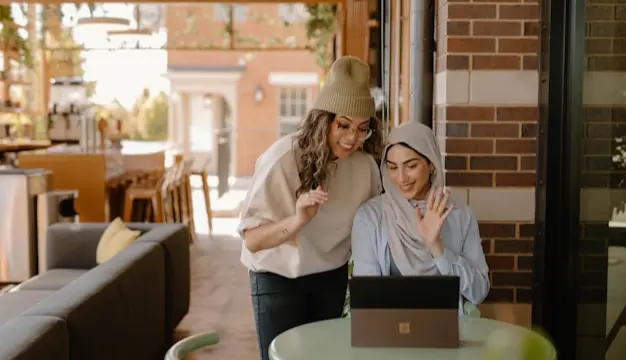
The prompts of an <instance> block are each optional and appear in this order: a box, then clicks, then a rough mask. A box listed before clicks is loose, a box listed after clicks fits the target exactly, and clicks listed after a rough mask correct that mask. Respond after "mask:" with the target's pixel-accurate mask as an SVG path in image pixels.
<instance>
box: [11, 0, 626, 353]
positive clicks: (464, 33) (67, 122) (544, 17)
mask: <svg viewBox="0 0 626 360" xmlns="http://www.w3.org/2000/svg"><path fill="white" fill-rule="evenodd" d="M53 3H54V2H53ZM411 9H413V10H414V11H413V12H411ZM418 10H419V11H418ZM417 20H420V21H421V22H420V23H421V24H424V26H423V27H419V26H411V22H412V21H413V24H415V21H417ZM0 22H1V23H2V31H1V39H2V48H1V49H0V54H1V57H0V58H1V60H0V68H1V69H2V71H1V72H0V82H1V83H2V86H1V87H0V100H1V105H0V139H1V140H0V154H1V155H2V161H3V167H4V168H3V170H2V172H0V188H2V189H3V190H2V192H3V195H0V199H2V202H1V203H0V206H1V208H0V214H2V213H3V212H7V211H12V210H11V209H14V208H19V207H25V206H26V205H24V204H25V203H26V202H27V201H28V198H29V197H33V196H38V195H40V194H35V193H24V194H21V195H20V196H18V197H15V198H11V199H9V197H8V196H7V195H6V194H7V193H9V192H10V191H9V190H6V192H5V189H9V187H10V186H11V185H10V184H9V182H6V183H4V182H3V180H2V179H3V176H2V173H6V174H9V173H11V171H14V169H15V168H17V169H23V170H26V169H44V170H45V171H40V172H39V173H38V175H32V174H31V175H32V176H39V177H41V179H44V180H42V181H44V182H45V183H46V186H44V187H43V190H41V191H42V193H46V192H49V195H46V198H47V201H48V202H50V203H54V202H61V201H62V200H64V199H67V198H74V199H75V207H76V211H77V213H78V218H79V219H80V221H81V222H104V221H110V220H111V219H113V218H115V217H117V216H120V217H122V218H124V219H125V220H129V221H130V220H132V221H174V222H183V223H186V224H188V225H189V226H190V227H191V228H192V229H194V231H195V233H196V234H197V236H196V238H197V239H208V237H207V235H208V234H209V233H212V234H214V235H215V234H218V235H224V236H233V235H234V226H235V225H236V216H237V212H238V210H239V208H240V206H241V202H242V201H243V197H244V196H245V189H246V186H247V184H249V178H250V176H251V175H252V172H253V169H254V163H255V161H256V158H257V157H258V155H259V154H261V153H262V152H263V151H264V150H265V149H266V148H267V147H268V146H269V145H270V144H271V143H272V142H273V141H275V140H276V139H277V138H278V137H279V136H282V135H285V134H288V133H290V132H292V131H294V130H295V127H296V126H297V123H298V121H299V119H300V118H301V117H302V115H303V114H304V113H305V112H306V110H307V108H308V106H310V105H311V103H312V100H313V99H314V97H315V94H316V92H317V91H318V89H319V88H320V87H321V86H323V80H324V74H325V73H326V71H327V70H328V66H329V65H330V64H331V63H332V60H333V59H334V58H336V57H337V56H340V55H343V54H350V55H355V56H358V57H360V58H362V59H364V60H366V61H367V62H368V63H369V64H370V65H371V68H372V73H371V82H372V89H373V90H372V94H373V95H374V97H375V99H376V101H377V104H378V105H379V106H380V113H379V114H380V117H381V119H382V121H384V122H385V128H389V127H392V126H397V125H398V124H401V123H403V122H406V121H411V120H413V121H422V122H425V123H427V124H429V125H431V126H432V127H433V128H434V129H435V133H436V134H437V136H438V139H439V141H440V145H441V147H442V151H443V152H444V154H445V166H446V176H447V183H448V186H449V188H450V190H451V192H452V194H453V196H454V199H455V201H461V202H465V203H467V204H469V205H470V206H471V207H472V209H473V211H474V212H475V213H476V215H477V218H478V220H479V224H480V230H481V234H482V236H483V245H484V246H483V247H484V250H485V254H486V256H487V260H488V263H489V265H490V269H491V272H490V277H491V282H492V291H491V293H490V295H489V297H488V299H487V301H486V303H485V304H483V305H481V307H480V309H481V312H482V315H483V316H485V317H492V318H496V319H499V320H503V321H507V322H512V323H516V324H520V325H523V326H537V327H539V328H541V329H543V330H544V331H546V332H547V333H548V334H549V335H550V337H551V338H552V339H553V341H554V342H555V343H556V345H557V348H558V349H559V353H560V355H561V356H563V358H572V359H573V358H578V359H594V360H595V359H600V358H605V359H623V358H624V356H625V354H626V329H625V328H624V327H625V326H626V250H625V247H624V246H625V241H624V236H626V231H624V230H623V229H626V214H625V212H624V210H625V206H624V202H625V201H626V195H625V194H626V193H624V187H625V185H624V174H626V173H625V171H624V169H626V155H625V154H626V139H624V136H625V135H626V132H625V131H624V129H625V128H626V127H625V126H624V124H623V123H622V122H623V120H622V118H623V117H624V114H626V112H625V110H624V109H625V107H624V104H626V101H625V100H624V99H625V98H626V97H625V92H626V70H625V69H626V55H624V54H626V52H625V51H624V49H625V48H626V47H625V46H624V45H625V44H626V42H624V39H623V37H622V36H623V33H624V31H626V30H625V29H626V6H625V5H623V4H622V3H621V2H620V1H618V0H606V1H592V0H569V1H566V0H542V1H538V0H537V1H532V0H531V1H524V2H521V1H504V0H502V1H489V2H477V1H471V2H463V3H458V2H456V1H452V0H439V1H430V0H429V1H421V2H420V1H410V0H398V1H392V0H383V1H364V0H345V1H338V2H337V4H333V3H323V4H315V3H312V2H307V3H306V4H305V3H287V2H284V3H276V2H273V3H272V2H266V3H264V2H262V1H261V2H249V3H237V4H231V3H227V2H206V3H200V2H197V3H194V2H188V3H186V2H180V3H174V2H170V3H125V2H116V3H76V4H70V3H64V4H61V3H57V4H51V3H50V4H37V3H30V4H27V3H20V2H17V3H12V4H5V5H0ZM337 24H341V26H338V25H337ZM412 39H413V40H415V41H411V40H412ZM416 39H418V40H416ZM431 54H434V56H431ZM180 159H184V160H191V162H192V165H190V166H188V167H182V166H181V168H180V171H178V172H177V173H178V178H177V179H178V180H177V181H178V182H179V183H181V182H185V183H188V189H187V190H188V196H189V204H188V206H187V207H186V210H181V213H180V214H178V215H176V216H172V218H170V219H158V218H155V216H154V214H151V211H150V207H149V206H147V205H145V204H146V202H149V200H150V199H149V197H148V198H142V196H141V195H140V193H141V194H144V193H146V190H145V189H154V187H155V186H156V183H158V180H155V179H153V178H151V176H152V175H151V174H154V172H155V171H158V170H159V169H161V170H163V169H166V168H172V167H177V166H179V165H177V164H179V163H180V161H179V160H180ZM31 175H29V176H31ZM175 183H176V181H172V186H175ZM185 186H187V185H185ZM103 188H104V189H106V191H101V189H103ZM48 190H49V191H48ZM129 194H130V195H129ZM132 194H135V195H132ZM183 195H184V194H183ZM133 196H135V197H133ZM184 196H187V195H184ZM20 201H21V202H24V203H20ZM129 204H131V205H129ZM71 216H72V215H68V216H64V215H63V214H52V215H50V222H53V221H63V218H64V217H71ZM36 220H37V219H29V221H25V222H23V224H22V225H21V226H22V227H21V228H17V227H13V229H17V230H13V231H14V232H12V233H11V232H7V231H5V230H3V229H0V284H5V285H6V286H5V285H2V286H5V287H4V289H3V291H9V290H8V289H9V288H10V287H11V284H12V283H19V282H21V281H24V280H26V279H27V278H28V277H29V276H30V273H29V271H30V270H29V268H30V265H28V264H26V263H27V262H28V261H30V260H28V258H30V255H29V254H28V251H26V250H25V251H24V252H23V253H24V254H26V255H24V259H23V264H22V265H19V264H17V265H14V267H13V268H11V267H9V266H8V265H7V264H9V263H12V264H16V263H19V262H20V261H21V260H19V259H18V260H16V258H15V254H17V252H15V250H11V251H14V252H13V253H10V251H9V249H15V248H16V247H18V246H19V245H18V243H19V242H20V241H23V239H25V238H26V237H27V235H26V234H30V233H31V232H35V231H37V228H36V227H37V225H33V224H34V223H37V221H36ZM1 223H2V222H0V224H1ZM200 243H201V241H200ZM229 244H230V245H231V246H233V247H234V246H236V245H237V244H236V241H235V240H232V241H231V242H230V243H229ZM194 246H200V245H194ZM10 258H11V259H13V260H12V261H9V260H8V259H10ZM16 261H17V262H16ZM215 281H218V280H215ZM219 281H226V280H223V279H222V280H219ZM235 283H236V284H238V285H232V286H231V287H232V289H230V290H229V291H231V295H232V294H235V293H236V294H241V296H242V297H245V299H244V300H242V301H241V304H242V305H241V308H242V309H243V308H244V307H245V306H247V305H246V304H247V302H246V299H247V297H246V296H247V295H245V289H244V288H236V289H235V286H239V287H242V286H243V287H245V284H243V283H237V282H235ZM198 286H202V285H198ZM0 287H1V286H0ZM0 296H1V295H0ZM193 298H194V294H193V291H192V299H193ZM205 310H206V309H204V308H202V307H199V308H196V307H194V306H193V300H192V311H191V312H190V314H191V315H190V316H191V317H192V318H193V314H194V311H195V312H202V311H205ZM242 311H243V310H242ZM246 311H247V310H246ZM189 324H190V325H189ZM189 324H188V326H190V327H191V328H193V327H194V326H197V325H196V323H195V321H190V322H189ZM574 354H576V355H574Z"/></svg>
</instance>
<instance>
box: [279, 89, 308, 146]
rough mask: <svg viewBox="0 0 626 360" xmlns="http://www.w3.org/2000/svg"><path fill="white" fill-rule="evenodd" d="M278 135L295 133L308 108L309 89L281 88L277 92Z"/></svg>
mask: <svg viewBox="0 0 626 360" xmlns="http://www.w3.org/2000/svg"><path fill="white" fill-rule="evenodd" d="M279 92H280V95H279V97H278V99H279V119H278V120H279V121H278V122H279V135H280V136H284V135H286V134H290V133H292V132H294V131H296V129H297V127H298V124H299V123H300V120H301V119H302V118H303V117H304V116H305V115H306V112H307V110H308V108H309V99H310V89H309V88H298V87H294V88H281V89H280V90H279Z"/></svg>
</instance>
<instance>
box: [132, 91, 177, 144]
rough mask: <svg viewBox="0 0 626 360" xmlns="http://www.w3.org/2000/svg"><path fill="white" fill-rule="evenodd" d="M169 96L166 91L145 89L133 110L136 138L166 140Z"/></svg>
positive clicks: (133, 134)
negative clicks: (155, 93) (153, 91)
mask: <svg viewBox="0 0 626 360" xmlns="http://www.w3.org/2000/svg"><path fill="white" fill-rule="evenodd" d="M168 109H169V105H168V97H167V94H165V93H164V92H160V93H159V94H157V95H152V94H150V90H148V89H143V91H142V92H141V94H140V95H139V97H138V98H137V101H136V102H135V105H134V106H133V109H132V111H131V116H132V118H133V119H132V120H133V122H134V126H133V128H134V131H133V133H132V134H131V138H132V139H134V140H148V141H164V140H167V117H168Z"/></svg>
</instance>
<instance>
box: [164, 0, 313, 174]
mask: <svg viewBox="0 0 626 360" xmlns="http://www.w3.org/2000/svg"><path fill="white" fill-rule="evenodd" d="M226 8H227V7H226V5H225V4H221V3H215V4H200V3H198V4H189V3H187V4H180V5H177V4H169V5H167V12H166V18H167V28H168V43H169V44H170V45H172V46H174V44H176V45H178V46H185V47H189V46H224V47H227V45H226V42H225V39H226V37H225V35H224V29H225V26H226V21H227V20H226V19H227V15H226V11H227V10H226ZM300 11H302V8H298V6H297V5H288V4H251V3H249V4H234V8H233V15H234V29H235V31H236V32H237V36H236V37H237V40H236V46H238V47H246V48H258V47H260V46H261V45H262V44H264V43H265V44H266V45H267V47H272V46H277V45H276V44H277V43H282V44H283V45H282V46H284V45H285V44H290V43H296V44H299V45H300V46H303V45H304V44H305V41H306V32H305V28H304V23H303V21H302V20H299V17H298V14H300ZM285 21H286V22H289V23H290V25H289V26H283V25H282V24H283V23H284V22H285ZM167 76H168V77H169V79H170V81H171V86H172V92H173V93H176V94H177V95H178V96H177V100H176V101H175V104H173V106H172V109H171V111H172V113H171V114H170V115H171V116H170V117H171V118H172V119H176V120H178V121H176V120H175V121H172V124H171V127H173V129H170V137H171V140H172V141H173V142H175V143H177V144H182V147H183V148H184V150H185V153H186V154H188V155H190V156H191V155H193V156H194V158H196V159H198V158H202V155H206V154H207V153H210V155H211V156H212V157H213V158H217V156H218V155H219V154H218V152H219V151H221V150H223V149H221V150H220V149H219V148H218V145H217V144H218V139H217V135H213V140H212V144H209V145H207V146H206V147H202V145H203V144H202V141H203V140H204V139H206V138H208V137H209V136H211V135H210V130H213V131H215V130H219V128H220V127H221V126H220V124H219V122H220V119H218V118H219V116H213V124H212V126H205V127H203V126H202V122H203V121H204V120H203V119H206V118H207V116H209V115H207V113H210V112H213V113H214V114H218V113H222V110H223V109H222V110H219V109H215V108H214V109H209V110H207V111H206V112H205V111H203V110H202V106H201V105H199V103H201V100H200V99H201V98H203V96H216V97H221V98H223V99H224V100H225V102H226V104H227V105H226V106H227V107H229V108H230V121H228V123H229V124H227V126H230V131H231V136H230V139H229V141H230V142H231V146H230V161H231V167H230V169H231V171H230V174H231V175H232V176H250V175H252V173H253V171H254V164H255V161H256V159H257V157H258V156H259V155H260V154H261V153H262V152H263V151H265V150H266V149H267V147H268V146H269V145H270V144H271V143H272V142H274V141H275V140H276V139H277V138H278V137H279V136H280V135H281V134H284V133H286V132H289V130H290V129H293V125H294V122H297V121H298V120H299V119H300V117H301V115H303V114H304V111H306V108H308V106H309V105H310V104H311V102H312V99H313V98H314V96H315V93H316V92H317V89H318V88H319V82H320V76H321V68H320V67H319V66H318V65H317V64H316V62H315V55H314V54H313V53H311V52H309V51H306V50H301V51H272V50H270V51H265V52H255V51H232V50H225V51H219V50H215V51H206V50H198V51H195V50H194V51H190V50H170V51H168V74H167ZM258 91H261V92H262V93H263V99H262V100H261V101H258V100H257V99H256V92H258ZM194 112H195V113H194ZM199 113H200V114H199ZM198 114H199V115H198ZM205 125H206V124H205ZM199 128H200V129H202V134H199V132H200V131H199V130H198V129H199ZM194 136H195V137H196V141H195V143H201V144H200V145H199V147H200V148H198V147H196V148H194V146H196V145H194V139H193V137H194ZM207 141H208V140H207ZM204 145H206V144H204ZM207 147H209V148H211V149H207ZM213 163H214V164H215V161H214V162H213ZM213 170H214V171H215V170H216V169H215V168H213Z"/></svg>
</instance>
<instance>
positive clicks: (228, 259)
mask: <svg viewBox="0 0 626 360" xmlns="http://www.w3.org/2000/svg"><path fill="white" fill-rule="evenodd" d="M198 180H199V179H198ZM192 185H196V184H194V183H193V180H192ZM194 188H195V189H194V192H193V201H194V220H195V223H196V232H197V234H198V236H197V238H196V243H195V244H193V245H192V247H191V288H192V291H191V305H190V310H189V313H188V315H187V316H186V317H185V319H183V321H182V323H181V324H180V325H179V328H178V329H179V333H180V334H183V335H184V334H187V335H191V334H197V333H201V332H205V331H212V330H216V331H217V332H218V335H219V337H220V342H219V344H218V345H217V346H215V347H214V348H212V349H207V350H202V351H198V352H196V353H194V354H193V356H190V357H188V358H187V360H192V359H193V360H212V359H219V360H222V359H234V360H235V359H236V360H257V359H258V358H259V357H258V351H257V343H256V332H255V328H254V319H253V315H252V304H251V302H250V290H249V285H248V272H247V270H246V269H245V268H244V267H243V266H242V265H241V263H240V262H239V254H240V251H241V240H240V239H239V238H238V237H236V236H235V235H236V232H235V230H236V227H237V223H238V220H237V218H234V217H230V218H215V219H214V220H213V236H211V237H209V236H208V232H209V228H208V223H207V218H206V214H205V210H204V202H203V201H204V200H203V196H202V192H201V191H200V190H199V189H197V187H195V186H194ZM243 194H244V195H241V194H237V196H232V198H234V199H235V200H234V201H241V200H242V199H243V196H245V192H244V193H243ZM211 195H212V201H213V203H216V200H213V199H216V196H217V193H216V192H212V194H211ZM222 204H225V205H223V206H224V207H229V206H231V207H232V206H233V204H228V203H226V202H224V201H223V199H222Z"/></svg>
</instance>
